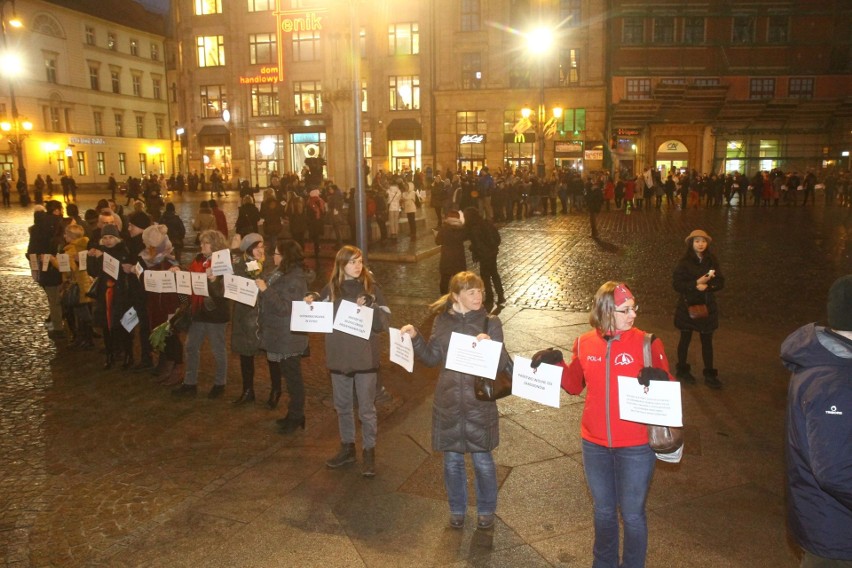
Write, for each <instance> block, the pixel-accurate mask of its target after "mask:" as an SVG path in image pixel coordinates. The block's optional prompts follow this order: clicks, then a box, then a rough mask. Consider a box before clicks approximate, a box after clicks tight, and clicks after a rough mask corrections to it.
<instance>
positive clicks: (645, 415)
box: [618, 375, 683, 426]
mask: <svg viewBox="0 0 852 568" xmlns="http://www.w3.org/2000/svg"><path fill="white" fill-rule="evenodd" d="M618 413H619V415H620V417H621V419H622V420H630V421H631V422H640V423H642V424H658V425H660V426H683V408H682V407H681V397H680V383H679V382H677V381H651V385H650V386H647V387H643V386H642V385H640V384H639V381H638V380H636V377H624V376H621V375H619V377H618Z"/></svg>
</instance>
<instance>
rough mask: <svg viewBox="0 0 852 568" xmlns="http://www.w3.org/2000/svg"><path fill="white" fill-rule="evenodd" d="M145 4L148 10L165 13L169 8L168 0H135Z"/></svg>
mask: <svg viewBox="0 0 852 568" xmlns="http://www.w3.org/2000/svg"><path fill="white" fill-rule="evenodd" d="M135 1H136V2H138V3H139V4H142V5H143V6H145V7H146V8H147V9H148V10H149V11H151V12H156V13H158V14H165V13H166V12H168V10H169V2H170V0H135Z"/></svg>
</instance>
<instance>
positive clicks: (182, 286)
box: [174, 271, 192, 296]
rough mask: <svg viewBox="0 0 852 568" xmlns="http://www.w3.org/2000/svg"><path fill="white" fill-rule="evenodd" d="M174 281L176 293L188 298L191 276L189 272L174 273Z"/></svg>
mask: <svg viewBox="0 0 852 568" xmlns="http://www.w3.org/2000/svg"><path fill="white" fill-rule="evenodd" d="M174 275H175V280H176V281H177V293H178V294H183V295H185V296H189V295H191V294H192V276H190V273H189V272H183V271H181V272H175V273H174Z"/></svg>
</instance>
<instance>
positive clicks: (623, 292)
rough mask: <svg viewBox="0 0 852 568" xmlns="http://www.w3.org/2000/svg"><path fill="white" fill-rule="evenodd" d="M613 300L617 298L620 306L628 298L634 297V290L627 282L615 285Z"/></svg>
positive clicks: (616, 300)
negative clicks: (632, 290)
mask: <svg viewBox="0 0 852 568" xmlns="http://www.w3.org/2000/svg"><path fill="white" fill-rule="evenodd" d="M612 297H613V300H615V305H616V306H620V305H621V304H623V303H624V302H626V301H627V300H632V299H633V292H631V291H630V289H629V288H628V287H627V286H626V285H625V284H619V285H618V286H616V287H615V290H613V291H612Z"/></svg>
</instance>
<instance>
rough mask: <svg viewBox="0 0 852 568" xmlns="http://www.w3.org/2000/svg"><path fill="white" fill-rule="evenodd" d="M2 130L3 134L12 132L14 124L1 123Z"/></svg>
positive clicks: (0, 128) (6, 121)
mask: <svg viewBox="0 0 852 568" xmlns="http://www.w3.org/2000/svg"><path fill="white" fill-rule="evenodd" d="M0 130H2V131H3V132H9V131H10V130H12V123H11V122H9V121H8V120H4V121H3V122H0Z"/></svg>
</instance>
